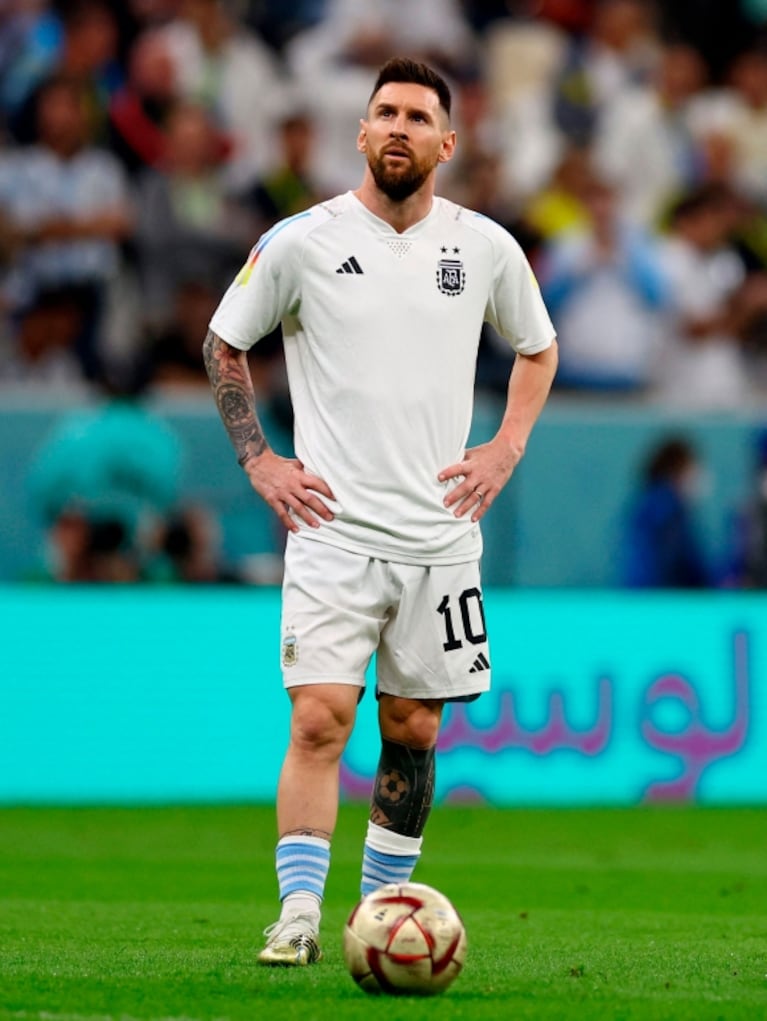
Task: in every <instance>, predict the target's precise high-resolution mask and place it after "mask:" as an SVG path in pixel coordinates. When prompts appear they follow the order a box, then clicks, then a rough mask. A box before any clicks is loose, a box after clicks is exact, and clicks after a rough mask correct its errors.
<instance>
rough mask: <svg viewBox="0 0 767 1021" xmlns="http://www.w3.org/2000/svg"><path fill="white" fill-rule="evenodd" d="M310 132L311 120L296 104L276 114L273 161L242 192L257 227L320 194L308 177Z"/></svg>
mask: <svg viewBox="0 0 767 1021" xmlns="http://www.w3.org/2000/svg"><path fill="white" fill-rule="evenodd" d="M314 136H315V127H314V121H313V119H312V117H311V115H310V114H309V113H308V112H307V111H305V110H303V109H300V108H296V109H293V110H290V111H287V112H286V113H285V114H284V116H282V117H280V118H279V120H278V140H279V154H280V155H279V157H278V159H277V162H276V163H275V166H274V167H273V169H272V170H270V171H268V172H267V173H266V174H264V175H263V177H261V178H259V180H258V181H257V182H256V183H255V185H254V186H253V187H252V188H251V189H249V190H248V192H247V193H246V195H245V196H244V200H245V202H246V203H247V205H248V206H249V207H250V209H252V211H253V213H254V215H255V217H256V221H257V224H258V225H259V226H260V229H261V230H265V229H266V228H268V227H270V226H272V224H274V223H276V222H277V220H283V219H285V217H287V216H293V215H294V213H300V212H302V211H303V210H304V209H308V208H309V206H312V205H314V204H315V203H316V202H319V201H320V199H321V198H322V197H323V195H322V194H321V192H320V189H319V188H318V186H317V185H316V184H315V182H314V180H313V178H312V153H313V148H314Z"/></svg>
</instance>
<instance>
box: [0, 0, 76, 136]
mask: <svg viewBox="0 0 767 1021" xmlns="http://www.w3.org/2000/svg"><path fill="white" fill-rule="evenodd" d="M61 36H62V28H61V21H60V20H59V18H58V16H57V15H56V13H55V11H53V10H52V4H51V2H50V0H27V2H19V0H7V2H6V3H5V4H4V5H3V6H2V7H0V109H2V110H3V112H4V114H5V119H6V120H7V121H9V122H11V123H12V122H13V121H14V119H15V117H16V115H17V113H18V111H19V110H20V109H22V108H23V106H24V104H25V102H26V101H27V99H28V98H29V96H30V95H31V94H32V93H33V92H34V90H35V88H36V87H37V85H38V84H39V83H40V82H41V81H42V80H43V79H44V78H45V77H46V76H47V75H48V74H50V73H51V71H52V70H53V68H54V67H55V64H56V61H57V59H58V54H59V51H60V48H61Z"/></svg>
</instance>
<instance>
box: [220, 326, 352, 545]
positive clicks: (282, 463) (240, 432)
mask: <svg viewBox="0 0 767 1021" xmlns="http://www.w3.org/2000/svg"><path fill="white" fill-rule="evenodd" d="M202 352H203V359H204V361H205V369H206V371H207V373H208V379H209V380H210V385H211V388H212V390H213V396H214V397H215V399H216V407H217V408H218V413H219V415H220V416H221V420H222V422H223V423H224V426H225V428H226V431H227V432H228V433H229V438H230V439H231V441H232V446H233V447H234V449H235V452H236V454H237V461H238V462H239V464H240V465H241V466H242V467H243V468H244V470H245V472H246V474H247V476H248V478H249V479H250V484H251V485H252V486H253V488H254V489H255V491H256V492H257V493H258V495H259V496H260V497H262V499H263V500H265V501H266V503H268V504H269V506H270V507H271V508H272V510H273V511H274V512H275V513H276V514H277V516H278V517H279V519H280V521H281V522H282V523H283V525H284V526H285V527H286V528H287V529H288V530H289V531H291V532H297V531H298V530H299V526H298V523H297V521H296V518H297V517H299V518H301V519H302V520H303V521H305V522H306V524H307V525H310V526H311V527H312V528H318V527H319V524H320V522H319V521H318V520H317V516H319V517H321V518H324V519H325V520H326V521H332V519H333V512H332V511H331V510H330V508H329V507H327V506H326V505H325V503H323V501H322V500H321V499H320V498H319V496H318V495H317V494H318V493H319V494H321V495H322V496H325V497H327V498H328V499H329V500H333V499H335V498H334V496H333V493H332V491H331V489H330V487H329V486H328V484H327V483H326V482H325V481H324V480H323V479H321V478H319V477H318V476H317V475H312V474H311V473H309V472H307V471H304V466H303V465H302V464H301V462H300V461H298V460H297V459H296V458H287V457H280V456H279V455H278V454H275V452H274V451H273V450H272V449H271V447H270V446H269V445H268V443H267V442H266V437H265V436H264V431H263V429H262V427H261V423H260V422H259V420H258V414H257V412H256V395H255V391H254V390H253V381H252V380H251V378H250V369H249V368H248V358H247V354H246V353H245V352H244V351H239V350H238V349H237V348H235V347H232V345H231V344H227V343H226V341H225V340H222V339H221V338H220V337H218V336H217V335H216V334H215V333H214V332H213V331H212V330H208V334H207V336H206V337H205V343H204V344H203V348H202Z"/></svg>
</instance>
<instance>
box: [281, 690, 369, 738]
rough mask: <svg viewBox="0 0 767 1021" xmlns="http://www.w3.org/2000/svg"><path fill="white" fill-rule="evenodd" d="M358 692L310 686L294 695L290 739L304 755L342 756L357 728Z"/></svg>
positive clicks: (295, 692) (296, 691)
mask: <svg viewBox="0 0 767 1021" xmlns="http://www.w3.org/2000/svg"><path fill="white" fill-rule="evenodd" d="M356 694H357V689H356V688H354V689H352V688H349V690H348V691H347V690H341V691H336V690H335V686H334V687H333V688H331V687H329V686H324V685H306V686H305V687H301V688H297V689H295V691H294V692H291V698H292V700H293V709H292V712H291V722H290V737H291V743H292V744H293V745H294V747H297V748H300V749H301V750H304V751H321V750H325V751H327V752H329V753H330V754H336V753H337V754H339V755H340V754H341V752H342V751H343V749H344V747H345V745H346V742H347V740H348V738H349V734H350V733H351V730H352V727H353V725H354V717H355V712H356V705H357V702H356Z"/></svg>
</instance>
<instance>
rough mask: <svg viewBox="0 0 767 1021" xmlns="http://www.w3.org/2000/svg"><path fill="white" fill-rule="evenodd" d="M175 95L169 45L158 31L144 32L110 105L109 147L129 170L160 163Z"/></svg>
mask: <svg viewBox="0 0 767 1021" xmlns="http://www.w3.org/2000/svg"><path fill="white" fill-rule="evenodd" d="M178 98H179V97H178V85H177V82H176V73H175V65H174V64H173V61H172V60H171V57H170V53H169V52H168V47H167V46H166V44H165V42H164V41H163V38H162V36H161V35H160V34H159V33H158V32H153V31H148V32H145V33H143V34H142V35H140V36H139V37H138V38H137V39H136V41H135V42H134V44H133V47H132V49H131V51H130V57H129V63H128V74H127V78H126V81H125V82H124V84H123V86H122V88H120V89H119V90H118V91H117V92H116V93H115V94H114V95H113V96H112V98H111V101H110V104H109V128H110V148H111V149H112V150H113V151H114V152H115V154H116V155H117V156H119V158H120V160H121V162H122V163H123V165H124V166H125V168H126V170H128V171H129V173H131V174H136V173H138V172H139V171H141V170H144V169H146V168H147V167H158V166H159V165H160V164H161V162H162V160H163V158H164V156H165V149H166V145H167V140H166V135H165V127H166V121H167V119H168V117H169V115H170V113H171V111H172V109H173V107H174V105H175V104H176V103H177V101H178Z"/></svg>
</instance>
